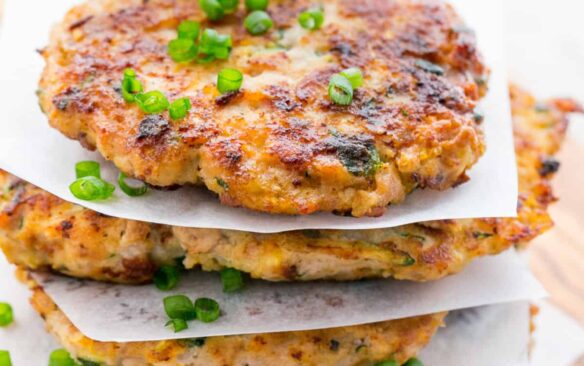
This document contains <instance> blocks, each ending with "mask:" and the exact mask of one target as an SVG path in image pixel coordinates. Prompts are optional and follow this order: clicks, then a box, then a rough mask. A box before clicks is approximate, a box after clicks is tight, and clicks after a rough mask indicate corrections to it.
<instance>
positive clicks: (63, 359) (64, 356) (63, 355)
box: [49, 348, 77, 366]
mask: <svg viewBox="0 0 584 366" xmlns="http://www.w3.org/2000/svg"><path fill="white" fill-rule="evenodd" d="M76 365H77V363H76V362H75V361H74V360H73V359H72V358H71V355H70V354H69V352H67V351H66V350H65V349H62V348H61V349H57V350H54V351H53V352H51V355H50V356H49V366H76Z"/></svg>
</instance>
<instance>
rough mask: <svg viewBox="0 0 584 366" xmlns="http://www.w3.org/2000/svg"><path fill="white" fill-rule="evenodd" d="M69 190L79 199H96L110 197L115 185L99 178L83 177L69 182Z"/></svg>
mask: <svg viewBox="0 0 584 366" xmlns="http://www.w3.org/2000/svg"><path fill="white" fill-rule="evenodd" d="M69 190H70V191H71V193H72V194H73V195H74V196H75V197H77V198H79V199H80V200H84V201H96V200H105V199H108V198H110V197H111V196H112V194H113V193H114V191H115V190H116V187H114V185H113V184H110V183H108V182H106V181H104V180H102V179H100V178H96V177H83V178H79V179H77V180H76V181H75V182H73V183H71V185H70V186H69Z"/></svg>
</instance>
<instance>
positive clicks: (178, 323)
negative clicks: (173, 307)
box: [166, 319, 189, 333]
mask: <svg viewBox="0 0 584 366" xmlns="http://www.w3.org/2000/svg"><path fill="white" fill-rule="evenodd" d="M166 326H167V327H172V329H173V330H174V332H175V333H178V332H180V331H183V330H185V329H187V328H188V327H189V325H188V324H187V322H186V321H185V320H184V319H170V320H169V321H168V322H167V323H166Z"/></svg>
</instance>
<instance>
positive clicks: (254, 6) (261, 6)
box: [245, 0, 268, 11]
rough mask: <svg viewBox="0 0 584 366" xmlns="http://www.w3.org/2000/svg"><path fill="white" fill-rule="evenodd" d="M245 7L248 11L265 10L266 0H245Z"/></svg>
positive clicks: (266, 6)
mask: <svg viewBox="0 0 584 366" xmlns="http://www.w3.org/2000/svg"><path fill="white" fill-rule="evenodd" d="M245 7H246V9H247V10H248V11H254V10H266V9H267V8H268V0H245Z"/></svg>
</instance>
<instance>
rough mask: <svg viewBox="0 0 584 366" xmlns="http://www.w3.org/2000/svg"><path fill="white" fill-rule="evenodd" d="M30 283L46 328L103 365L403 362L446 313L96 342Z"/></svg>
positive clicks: (421, 345)
mask: <svg viewBox="0 0 584 366" xmlns="http://www.w3.org/2000/svg"><path fill="white" fill-rule="evenodd" d="M29 285H30V286H31V287H32V288H33V296H32V299H31V303H32V305H33V307H34V308H35V310H36V311H37V312H38V313H39V314H40V315H41V316H42V317H43V319H44V321H45V325H46V328H47V330H48V331H49V332H50V333H51V334H52V335H53V336H55V337H56V339H57V341H58V342H59V343H60V344H62V345H63V347H65V348H66V349H67V350H68V351H69V352H70V353H71V354H72V355H73V357H76V358H77V359H78V360H79V361H81V360H84V361H86V362H87V361H89V362H94V363H95V364H99V365H101V366H118V365H124V366H143V365H152V366H171V365H172V366H182V365H184V366H194V365H201V366H203V365H204V366H224V365H233V366H236V365H237V366H239V365H241V366H243V365H247V366H273V365H279V366H297V365H304V366H328V365H330V366H357V365H360V366H365V365H374V364H375V363H376V362H379V361H382V360H385V359H389V358H394V359H395V360H396V361H398V362H399V363H400V364H401V363H403V362H405V361H407V360H408V359H409V358H411V357H414V356H416V355H417V354H418V352H419V351H421V349H422V348H424V346H426V344H427V343H428V342H429V341H430V339H431V338H432V336H433V335H434V333H435V332H436V330H437V329H438V328H439V327H440V326H442V324H443V320H444V317H445V315H446V313H438V314H432V315H424V316H417V317H413V318H407V319H400V320H392V321H386V322H381V323H375V324H367V325H358V326H351V327H343V328H333V329H323V330H312V331H303V332H283V333H268V334H251V335H243V336H228V337H210V338H197V339H184V340H176V341H160V342H133V343H113V342H96V341H93V340H91V339H89V338H87V337H85V336H84V335H83V334H82V333H81V332H80V331H79V330H78V329H77V328H76V327H75V326H74V325H73V324H72V323H71V321H70V320H69V319H68V318H67V317H66V316H65V314H64V313H63V312H62V311H61V310H60V309H59V308H58V307H57V305H56V304H55V303H53V301H52V300H51V299H50V298H49V296H47V294H46V293H45V292H44V291H43V290H42V289H41V288H39V287H35V284H34V283H33V282H30V281H29ZM84 364H85V363H84ZM87 364H89V363H87ZM91 365H93V363H91Z"/></svg>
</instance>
